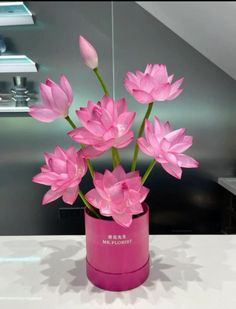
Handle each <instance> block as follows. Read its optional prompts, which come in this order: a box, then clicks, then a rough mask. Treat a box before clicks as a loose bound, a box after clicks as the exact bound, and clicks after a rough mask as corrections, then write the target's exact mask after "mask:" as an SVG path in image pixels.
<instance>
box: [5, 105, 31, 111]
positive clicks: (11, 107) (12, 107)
mask: <svg viewBox="0 0 236 309" xmlns="http://www.w3.org/2000/svg"><path fill="white" fill-rule="evenodd" d="M28 111H29V107H28V106H19V107H16V106H0V113H27V112H28Z"/></svg>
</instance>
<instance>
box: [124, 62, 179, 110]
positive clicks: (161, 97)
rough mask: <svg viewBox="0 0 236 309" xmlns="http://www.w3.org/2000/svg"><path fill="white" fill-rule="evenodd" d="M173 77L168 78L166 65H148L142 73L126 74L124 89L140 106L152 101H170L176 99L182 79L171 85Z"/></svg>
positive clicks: (137, 71)
mask: <svg viewBox="0 0 236 309" xmlns="http://www.w3.org/2000/svg"><path fill="white" fill-rule="evenodd" d="M173 77H174V75H173V74H172V75H170V76H168V73H167V68H166V65H164V64H148V65H147V66H146V69H145V71H144V73H143V72H141V71H139V70H136V72H135V74H134V73H131V72H127V73H126V75H125V78H124V87H125V88H126V90H127V91H128V92H129V93H130V94H131V95H132V96H133V97H134V98H135V99H136V101H138V102H139V103H141V104H149V103H151V102H153V101H166V100H168V101H170V100H173V99H175V98H177V97H178V96H179V95H180V93H181V92H182V91H183V89H180V88H179V87H180V86H181V84H182V82H183V78H180V79H179V80H177V81H176V82H174V83H173V84H172V81H173Z"/></svg>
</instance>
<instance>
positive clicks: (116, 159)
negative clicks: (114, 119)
mask: <svg viewBox="0 0 236 309" xmlns="http://www.w3.org/2000/svg"><path fill="white" fill-rule="evenodd" d="M93 71H94V73H95V75H96V76H97V79H98V81H99V82H100V84H101V86H102V89H103V91H104V93H105V95H107V96H109V92H108V90H107V86H106V85H105V83H104V81H103V78H102V76H101V74H100V73H99V71H98V68H95V69H93ZM112 164H113V167H116V166H117V165H118V164H120V155H119V151H118V149H117V148H115V147H112Z"/></svg>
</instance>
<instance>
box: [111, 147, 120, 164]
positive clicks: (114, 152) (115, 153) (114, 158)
mask: <svg viewBox="0 0 236 309" xmlns="http://www.w3.org/2000/svg"><path fill="white" fill-rule="evenodd" d="M111 152H112V164H113V168H115V167H116V166H117V165H119V164H120V156H119V152H118V150H117V148H115V147H112V149H111Z"/></svg>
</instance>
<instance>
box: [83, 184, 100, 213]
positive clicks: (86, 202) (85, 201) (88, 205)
mask: <svg viewBox="0 0 236 309" xmlns="http://www.w3.org/2000/svg"><path fill="white" fill-rule="evenodd" d="M79 196H80V198H81V200H82V201H83V202H84V204H85V206H86V207H87V208H88V209H89V210H90V211H91V212H92V213H93V214H94V215H95V216H96V217H97V218H101V216H100V215H99V213H97V211H96V210H95V209H94V208H93V206H91V205H90V204H89V202H88V201H87V200H86V198H85V196H84V194H83V192H82V191H81V190H80V189H79Z"/></svg>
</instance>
